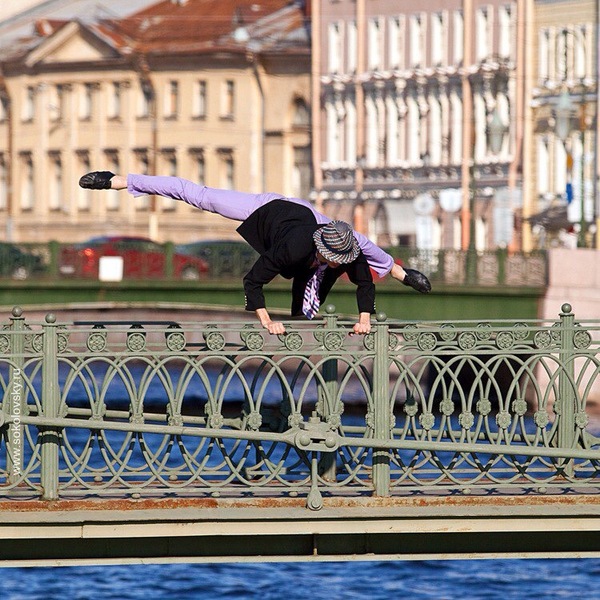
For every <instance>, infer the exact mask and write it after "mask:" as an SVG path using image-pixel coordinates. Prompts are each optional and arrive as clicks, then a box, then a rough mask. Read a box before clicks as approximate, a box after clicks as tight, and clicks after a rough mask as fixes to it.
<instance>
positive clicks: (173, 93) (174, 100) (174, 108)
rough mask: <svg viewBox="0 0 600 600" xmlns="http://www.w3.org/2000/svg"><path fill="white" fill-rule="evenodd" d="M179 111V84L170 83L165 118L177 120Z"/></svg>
mask: <svg viewBox="0 0 600 600" xmlns="http://www.w3.org/2000/svg"><path fill="white" fill-rule="evenodd" d="M178 111H179V82H177V81H169V83H168V85H167V95H166V98H165V117H167V118H168V119H175V118H177V113H178Z"/></svg>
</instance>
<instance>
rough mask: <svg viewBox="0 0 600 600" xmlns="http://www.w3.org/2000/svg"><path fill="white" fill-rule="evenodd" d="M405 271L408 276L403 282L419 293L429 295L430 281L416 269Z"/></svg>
mask: <svg viewBox="0 0 600 600" xmlns="http://www.w3.org/2000/svg"><path fill="white" fill-rule="evenodd" d="M404 270H405V271H406V276H405V277H404V281H403V282H402V283H403V284H404V285H407V286H408V287H411V288H413V289H415V290H417V292H421V294H428V293H429V292H430V291H431V283H429V279H427V277H425V275H423V273H421V272H420V271H416V270H415V269H404Z"/></svg>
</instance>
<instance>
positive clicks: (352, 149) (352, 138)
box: [302, 98, 356, 198]
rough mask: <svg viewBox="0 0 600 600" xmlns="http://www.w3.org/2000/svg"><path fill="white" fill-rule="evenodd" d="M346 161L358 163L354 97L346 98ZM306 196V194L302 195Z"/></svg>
mask: <svg viewBox="0 0 600 600" xmlns="http://www.w3.org/2000/svg"><path fill="white" fill-rule="evenodd" d="M345 143H346V149H345V156H346V163H347V164H349V165H355V164H356V106H355V104H354V98H348V99H347V100H346V131H345ZM302 198H304V196H302Z"/></svg>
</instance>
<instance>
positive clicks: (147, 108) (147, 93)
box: [138, 80, 154, 119]
mask: <svg viewBox="0 0 600 600" xmlns="http://www.w3.org/2000/svg"><path fill="white" fill-rule="evenodd" d="M153 101H154V90H153V89H152V85H150V82H148V81H145V80H144V81H141V82H140V88H139V93H138V118H140V119H147V118H148V117H149V116H150V113H151V112H152V102H153Z"/></svg>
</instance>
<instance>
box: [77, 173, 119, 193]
mask: <svg viewBox="0 0 600 600" xmlns="http://www.w3.org/2000/svg"><path fill="white" fill-rule="evenodd" d="M114 176H115V174H114V173H111V172H110V171H92V172H91V173H86V174H85V175H84V176H83V177H82V178H81V179H80V180H79V186H80V187H82V188H85V189H88V190H110V180H111V179H112V178H113V177H114Z"/></svg>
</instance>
